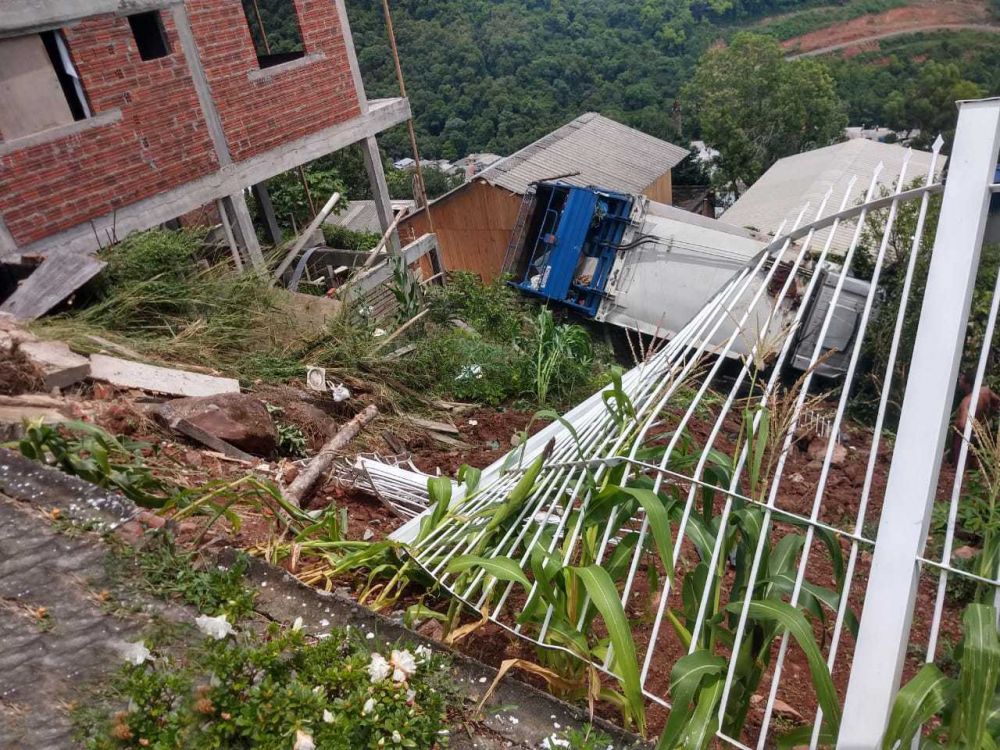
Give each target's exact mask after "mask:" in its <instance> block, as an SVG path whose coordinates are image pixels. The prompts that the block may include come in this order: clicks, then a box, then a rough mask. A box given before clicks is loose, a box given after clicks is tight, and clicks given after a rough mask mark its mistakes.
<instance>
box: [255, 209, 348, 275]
mask: <svg viewBox="0 0 1000 750" xmlns="http://www.w3.org/2000/svg"><path fill="white" fill-rule="evenodd" d="M339 200H340V193H334V194H333V195H331V196H330V200H328V201H327V202H326V205H325V206H323V208H322V210H321V211H320V212H319V213H318V214H316V216H315V218H314V219H313V220H312V223H311V224H310V225H309V226H308V227H306V230H305V231H304V232H303V233H302V234H301V235H299V238H298V239H297V240H295V244H294V245H292V249H291V250H289V251H288V254H287V255H285V257H284V259H283V260H282V261H281V263H280V264H279V265H278V267H277V268H276V269H274V280H273V281H272V282H271V283H272V284H273V283H274V282H275V281H277V280H279V279H280V278H281V276H282V274H284V273H285V271H287V270H288V267H289V266H290V265H292V262H293V261H294V260H295V258H296V257H297V256H298V254H299V253H301V252H302V248H304V247H305V246H306V244H307V243H308V242H309V240H310V239H312V236H313V234H314V233H315V232H316V230H317V229H319V228H320V227H321V226H323V222H324V221H326V217H327V216H329V215H330V212H331V211H333V207H334V206H336V205H337V201H339Z"/></svg>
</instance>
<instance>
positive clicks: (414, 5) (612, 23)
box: [348, 0, 801, 158]
mask: <svg viewBox="0 0 1000 750" xmlns="http://www.w3.org/2000/svg"><path fill="white" fill-rule="evenodd" d="M798 6H801V3H799V2H797V0H655V1H653V0H647V2H635V1H634V0H609V1H607V2H605V1H603V0H548V1H546V2H537V1H534V0H532V1H527V0H499V1H492V2H487V1H486V0H433V1H431V0H400V1H399V2H395V3H393V13H394V16H393V20H394V22H395V26H396V34H397V38H398V42H399V48H400V54H401V56H402V59H403V65H404V72H405V73H406V76H407V88H408V93H409V94H410V97H411V99H412V100H413V104H414V110H415V112H416V115H417V125H418V132H419V136H420V142H421V144H422V147H423V148H424V150H425V151H426V152H427V155H428V156H435V157H444V158H453V157H456V156H462V155H464V154H466V153H468V152H470V151H493V152H496V153H501V154H506V153H510V152H511V151H513V150H514V149H516V148H519V147H520V146H523V145H524V144H525V143H528V142H530V141H531V140H534V139H535V138H538V137H540V136H541V135H543V134H545V133H547V132H549V131H550V130H552V129H554V128H555V127H557V126H559V125H561V124H563V123H564V122H565V121H566V120H568V119H570V118H571V117H573V116H575V115H577V114H579V113H581V112H583V111H586V110H599V111H601V112H602V113H604V114H606V115H609V116H611V117H614V118H616V119H619V120H621V121H623V122H626V123H628V124H630V125H634V126H636V127H639V128H641V129H642V130H645V131H647V132H649V133H651V134H653V135H656V136H659V137H663V138H667V139H675V140H676V139H677V138H678V131H679V125H680V124H681V122H680V118H679V117H677V116H675V115H674V114H672V106H673V101H672V100H673V99H674V98H675V97H676V96H677V95H678V93H679V91H680V89H681V87H682V86H683V84H684V83H685V82H686V81H687V79H688V77H689V75H690V73H691V71H692V70H693V69H694V67H695V64H696V63H697V61H698V58H699V57H700V56H701V54H702V53H703V52H704V51H705V50H706V49H707V48H708V47H709V46H710V45H711V44H712V43H713V42H714V41H715V40H716V39H717V38H719V36H720V30H719V25H720V24H728V23H733V22H735V21H736V19H738V18H752V17H757V16H760V15H763V14H766V13H769V12H774V11H781V10H787V9H790V8H793V7H798ZM348 10H349V13H350V17H351V24H352V30H353V32H354V39H355V44H356V45H357V47H358V54H359V58H360V62H361V67H362V71H363V72H364V74H365V76H366V81H367V83H368V86H369V88H370V92H371V94H372V95H375V96H387V95H392V94H395V93H397V92H398V88H397V86H396V81H395V74H394V71H393V68H392V57H391V54H390V52H389V46H388V42H387V40H386V31H385V22H384V19H383V17H382V13H381V8H380V3H377V2H373V0H352V1H351V2H349V3H348ZM382 141H383V144H384V145H385V146H386V148H387V150H388V151H389V152H390V153H392V154H396V153H400V154H402V153H405V151H406V150H407V149H406V147H405V133H402V132H400V133H393V134H389V135H387V136H385V137H384V138H383V139H382Z"/></svg>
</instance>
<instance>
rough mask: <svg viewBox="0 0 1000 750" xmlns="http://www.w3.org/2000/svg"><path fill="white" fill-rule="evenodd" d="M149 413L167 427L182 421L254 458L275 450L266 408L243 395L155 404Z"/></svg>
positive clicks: (248, 396)
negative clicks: (250, 454) (252, 455)
mask: <svg viewBox="0 0 1000 750" xmlns="http://www.w3.org/2000/svg"><path fill="white" fill-rule="evenodd" d="M153 414H154V416H155V417H156V419H157V421H159V422H161V423H162V424H164V425H166V426H167V427H169V426H170V425H171V424H172V423H173V422H175V421H176V420H180V419H183V420H186V421H188V422H190V423H191V424H193V425H195V426H196V427H199V428H201V429H202V430H204V431H205V432H207V433H208V434H209V435H212V436H213V437H216V438H218V439H219V440H223V441H225V442H227V443H229V444H230V445H232V446H235V447H236V448H239V449H240V450H242V451H245V452H247V453H253V454H255V455H258V456H268V455H270V454H272V453H273V452H274V451H275V449H276V448H277V447H278V431H277V429H276V428H275V426H274V421H273V420H272V419H271V415H270V414H269V413H268V411H267V407H265V406H264V404H262V403H261V402H260V401H258V400H257V399H256V398H254V397H253V396H250V395H248V394H245V393H221V394H217V395H215V396H198V397H195V398H179V399H175V400H173V401H167V402H166V403H163V404H159V405H158V406H157V407H156V408H155V409H154V410H153Z"/></svg>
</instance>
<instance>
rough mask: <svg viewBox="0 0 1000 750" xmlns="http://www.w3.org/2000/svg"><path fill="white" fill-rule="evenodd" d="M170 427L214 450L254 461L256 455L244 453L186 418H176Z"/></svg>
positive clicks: (242, 459) (236, 457) (243, 459)
mask: <svg viewBox="0 0 1000 750" xmlns="http://www.w3.org/2000/svg"><path fill="white" fill-rule="evenodd" d="M170 429H172V430H175V431H176V432H179V433H181V434H182V435H187V437H189V438H191V439H192V440H197V441H198V442H199V443H201V444H202V445H207V446H208V447H209V448H211V449H212V450H214V451H218V452H219V453H222V454H223V455H225V456H228V457H229V458H235V459H239V460H240V461H248V462H252V461H253V460H254V457H253V456H251V455H250V454H249V453H244V452H243V451H241V450H240V449H239V448H237V447H236V446H235V445H232V444H231V443H227V442H226V441H225V440H223V439H222V438H218V437H216V436H215V435H212V434H211V433H208V432H205V430H203V429H201V428H200V427H199V426H198V425H196V424H192V423H191V422H189V421H188V420H186V419H175V420H173V421H172V422H171V423H170Z"/></svg>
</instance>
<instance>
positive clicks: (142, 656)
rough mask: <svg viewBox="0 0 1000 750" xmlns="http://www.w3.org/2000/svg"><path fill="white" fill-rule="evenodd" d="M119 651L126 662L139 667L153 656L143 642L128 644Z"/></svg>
mask: <svg viewBox="0 0 1000 750" xmlns="http://www.w3.org/2000/svg"><path fill="white" fill-rule="evenodd" d="M119 650H120V651H121V655H122V658H124V659H125V661H127V662H128V663H129V664H134V665H135V666H137V667H138V666H139V665H140V664H142V663H143V662H144V661H146V660H147V659H149V658H150V657H151V656H152V654H151V653H150V651H149V649H148V648H146V644H145V643H143V642H142V641H139V642H137V643H126V644H124V645H123V646H122V647H121V649H119Z"/></svg>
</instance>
